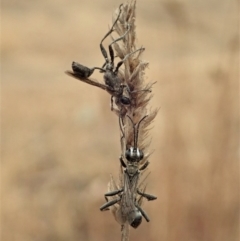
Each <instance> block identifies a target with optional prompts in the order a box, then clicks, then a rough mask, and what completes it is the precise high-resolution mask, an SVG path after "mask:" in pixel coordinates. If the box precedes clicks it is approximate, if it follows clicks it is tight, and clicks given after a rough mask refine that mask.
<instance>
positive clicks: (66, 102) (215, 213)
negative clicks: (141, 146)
mask: <svg viewBox="0 0 240 241" xmlns="http://www.w3.org/2000/svg"><path fill="white" fill-rule="evenodd" d="M120 3H122V2H121V1H112V0H101V1H97V0H92V1H87V0H81V1H80V0H58V1H47V0H41V1H40V0H35V1H30V0H25V1H17V0H3V1H2V43H1V52H2V61H1V65H2V72H1V78H2V133H1V138H2V153H1V156H2V177H1V179H2V180H1V192H2V198H1V199H2V200H1V203H2V205H1V219H2V225H1V228H2V231H1V235H2V240H3V241H33V240H34V241H40V240H41V241H42V240H45V241H50V240H51V241H54V240H57V241H69V240H84V241H88V240H91V241H94V240H96V241H110V240H111V241H112V240H120V226H119V225H118V223H116V222H115V220H114V218H113V216H112V215H111V213H110V212H100V210H99V207H100V206H101V205H102V204H103V203H104V202H105V200H104V198H103V194H104V193H105V192H106V191H107V183H108V181H109V176H110V174H113V176H115V177H116V178H117V177H118V171H119V161H118V157H119V155H120V143H119V130H118V119H117V116H116V115H115V114H114V113H112V112H111V111H110V95H109V94H107V93H106V92H104V91H102V90H100V89H98V88H95V87H92V86H88V85H87V84H84V83H81V82H79V81H77V80H75V79H73V78H70V77H69V76H67V75H66V74H64V71H66V70H70V69H71V62H72V61H73V60H75V61H77V62H80V63H82V64H84V65H86V66H101V65H102V64H103V62H104V60H103V57H102V55H101V52H100V49H99V43H100V40H101V39H102V37H103V35H104V34H105V33H106V32H107V30H108V26H109V25H110V24H111V19H112V13H113V11H115V9H116V8H118V6H119V5H120ZM238 15H239V2H238V1H237V0H230V1H225V0H195V1H190V0H158V1H157V0H151V1H143V0H138V1H137V19H136V24H137V44H138V47H140V46H144V47H145V48H146V51H145V52H144V55H143V57H144V59H145V60H147V61H149V62H150V65H149V68H148V69H147V71H146V81H153V82H154V81H157V84H155V85H154V88H153V93H154V98H153V99H152V101H151V106H152V107H153V108H158V107H160V111H159V114H158V115H157V117H156V119H155V122H154V126H153V129H152V131H151V135H150V138H151V140H152V143H151V148H152V149H151V150H154V153H153V155H152V156H151V159H150V162H151V165H150V166H149V170H150V171H151V175H150V177H149V179H148V181H147V183H148V189H147V191H148V193H151V194H154V195H156V196H158V199H157V200H156V201H154V202H145V203H144V206H143V208H144V210H145V211H146V212H147V213H148V215H149V217H150V219H151V222H150V223H146V222H145V220H143V223H142V224H141V226H140V227H139V228H138V229H136V230H134V229H131V239H130V240H139V241H143V240H149V241H158V240H159V241H237V240H239V164H238V158H239V156H238V151H239V103H238V101H239V83H238V78H239V75H238V74H239V73H238V71H239V49H238V42H239V29H238V27H239V19H238V18H239V16H238ZM105 44H106V46H107V44H108V41H106V43H105ZM93 77H94V78H96V79H98V80H100V81H101V80H102V75H101V74H99V73H97V72H96V73H94V75H93ZM151 150H150V151H151Z"/></svg>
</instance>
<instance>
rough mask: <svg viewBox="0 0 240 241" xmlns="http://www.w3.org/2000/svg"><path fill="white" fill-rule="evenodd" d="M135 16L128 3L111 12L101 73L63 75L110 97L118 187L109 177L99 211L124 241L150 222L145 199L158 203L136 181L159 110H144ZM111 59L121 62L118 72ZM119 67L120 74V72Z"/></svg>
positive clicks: (76, 68)
mask: <svg viewBox="0 0 240 241" xmlns="http://www.w3.org/2000/svg"><path fill="white" fill-rule="evenodd" d="M135 10H136V0H132V1H131V2H130V3H125V4H121V5H120V6H119V8H118V9H117V11H116V12H115V15H114V17H113V24H112V27H111V28H110V30H109V31H108V32H107V33H106V34H105V36H104V37H103V39H102V40H101V43H100V50H101V52H102V55H103V57H104V59H105V63H104V65H103V66H102V67H93V68H89V67H87V66H84V65H82V64H79V63H77V62H73V63H72V70H73V71H66V73H67V74H68V75H70V76H71V77H74V78H76V79H78V80H80V81H82V82H85V83H88V84H90V85H93V86H96V87H99V88H101V89H103V90H106V91H107V92H108V93H109V94H110V95H111V109H112V110H113V111H114V112H115V113H116V114H117V115H118V117H119V125H120V137H121V138H120V141H121V152H122V153H121V157H120V175H119V181H118V184H116V183H115V182H114V180H113V178H112V176H111V180H110V183H109V186H108V187H109V188H108V189H109V193H106V194H105V198H106V199H107V200H108V202H107V203H105V204H104V205H102V206H101V207H100V210H101V211H103V210H107V209H108V208H110V209H111V211H112V212H113V214H114V217H115V219H116V220H117V221H118V222H119V223H120V224H121V227H122V241H127V240H129V225H131V226H132V227H134V228H137V227H138V226H139V225H140V224H141V222H142V217H144V218H145V220H146V221H147V222H148V221H149V218H148V217H147V214H146V213H145V212H144V211H143V210H142V208H141V205H142V201H143V198H146V199H147V200H148V201H150V200H155V199H156V197H155V196H153V195H150V194H146V193H145V189H146V186H144V181H145V179H146V176H145V178H144V179H143V180H140V179H141V178H142V177H143V174H144V171H145V170H146V168H147V166H148V164H149V161H148V160H147V159H148V158H149V156H150V154H149V152H148V150H147V148H148V146H149V144H150V141H148V140H147V139H148V132H149V125H150V124H151V123H152V121H153V119H154V118H155V116H156V115H157V110H154V111H151V110H150V109H149V108H148V104H149V101H150V100H151V98H152V95H151V88H152V85H153V84H154V83H147V84H146V83H145V81H144V74H145V73H144V71H145V69H146V67H147V66H148V63H147V62H145V61H143V60H142V59H141V56H142V53H143V51H144V50H145V49H144V48H136V32H135V29H136V25H135V18H136V14H135ZM112 32H115V33H117V34H118V35H119V36H118V37H117V38H116V39H112V40H113V41H112V43H111V44H110V45H109V46H108V48H109V53H107V51H106V49H105V47H104V46H103V41H104V40H105V39H106V38H107V37H108V36H111V34H112ZM114 50H115V51H114ZM114 52H115V53H114ZM108 54H109V55H110V57H109V56H108ZM114 54H116V55H117V57H119V58H120V61H119V62H118V63H117V64H116V66H115V64H114V60H115V57H116V56H115V55H114ZM122 65H124V68H123V69H121V68H120V67H121V66H122ZM96 69H97V70H100V71H101V72H102V73H104V74H103V78H104V84H102V83H100V82H98V81H97V80H94V79H92V78H90V76H91V75H92V74H93V72H94V71H95V70H96ZM109 199H110V201H109Z"/></svg>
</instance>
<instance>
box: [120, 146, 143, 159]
mask: <svg viewBox="0 0 240 241" xmlns="http://www.w3.org/2000/svg"><path fill="white" fill-rule="evenodd" d="M125 157H126V159H127V160H128V161H130V162H139V161H141V160H142V159H143V157H144V154H143V152H142V151H141V150H139V149H138V148H134V147H130V148H129V149H127V150H126V153H125Z"/></svg>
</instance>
